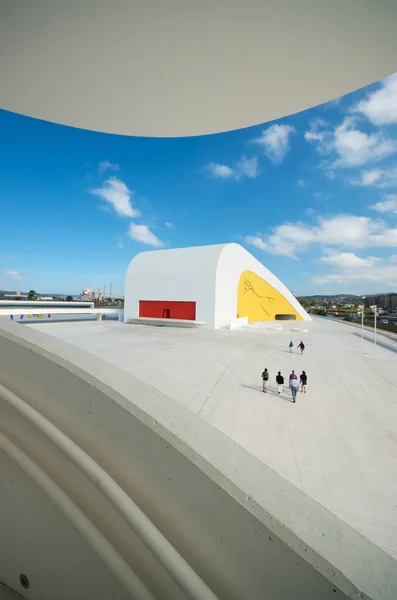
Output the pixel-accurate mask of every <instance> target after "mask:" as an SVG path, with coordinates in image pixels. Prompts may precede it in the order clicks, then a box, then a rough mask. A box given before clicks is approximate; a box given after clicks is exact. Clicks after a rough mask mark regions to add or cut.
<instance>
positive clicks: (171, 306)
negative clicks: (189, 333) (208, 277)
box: [139, 300, 196, 321]
mask: <svg viewBox="0 0 397 600" xmlns="http://www.w3.org/2000/svg"><path fill="white" fill-rule="evenodd" d="M139 316H140V317H151V318H152V319H182V320H185V321H195V320H196V303H195V302H172V301H170V302H169V301H167V300H140V301H139Z"/></svg>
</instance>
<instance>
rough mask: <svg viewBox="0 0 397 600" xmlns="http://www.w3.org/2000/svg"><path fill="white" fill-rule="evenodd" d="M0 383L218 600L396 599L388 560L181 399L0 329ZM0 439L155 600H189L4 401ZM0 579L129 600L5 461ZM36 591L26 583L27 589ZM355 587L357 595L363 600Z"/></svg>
mask: <svg viewBox="0 0 397 600" xmlns="http://www.w3.org/2000/svg"><path fill="white" fill-rule="evenodd" d="M0 383H1V384H2V385H3V386H5V387H6V388H7V389H9V390H11V391H12V392H13V393H14V394H17V395H18V396H19V397H20V398H22V399H23V400H24V402H25V403H27V404H28V405H29V406H30V407H32V408H34V409H35V410H36V411H39V413H40V414H42V415H44V416H45V417H46V419H48V420H49V421H50V422H51V423H53V424H54V425H55V426H56V427H58V428H59V429H60V430H61V431H62V432H63V433H64V434H65V435H66V436H67V437H68V439H70V440H72V441H73V442H74V443H75V444H77V445H78V446H79V448H81V449H82V450H84V451H85V452H86V453H87V454H88V455H89V456H90V457H91V458H92V459H93V460H94V461H95V463H96V464H98V465H100V466H101V467H102V468H103V469H105V470H106V472H107V473H109V474H110V475H111V476H112V478H113V479H114V480H115V481H116V482H118V484H119V485H121V487H122V488H123V489H124V490H125V492H126V493H127V494H128V496H129V497H130V498H132V499H133V500H134V501H135V502H136V503H137V504H138V505H139V506H140V507H141V509H143V510H144V512H145V514H146V515H147V516H148V518H149V519H150V520H151V522H152V523H154V524H155V525H156V527H158V528H159V530H160V531H161V532H162V533H163V535H164V536H165V537H166V538H167V539H168V540H169V541H170V542H171V543H172V544H173V546H174V547H175V548H176V549H177V550H178V551H179V552H180V553H181V554H182V555H183V556H184V557H185V559H186V560H187V561H188V563H189V564H190V565H191V566H192V567H193V568H194V570H195V571H196V572H197V573H198V574H199V575H200V576H201V577H202V578H203V580H204V581H205V582H206V583H207V584H208V585H209V586H210V588H211V589H212V590H213V592H214V593H215V594H216V596H217V597H218V598H219V599H221V600H241V599H242V598H247V599H248V598H249V599H250V600H256V599H258V600H259V599H261V600H262V599H263V597H264V593H266V595H267V596H268V597H269V598H271V599H272V600H278V599H279V600H292V599H293V600H307V599H308V598H319V599H320V598H321V600H330V599H331V598H332V599H333V600H336V599H341V598H352V599H353V598H354V599H356V598H359V597H361V598H364V599H365V598H371V599H374V600H378V599H379V600H380V598H382V599H383V600H395V598H396V597H397V575H396V572H397V571H396V561H394V560H393V559H392V558H391V557H390V556H389V555H388V554H386V553H385V552H383V551H382V550H380V549H379V548H377V547H375V546H374V545H373V544H372V543H370V542H369V541H368V540H366V539H365V538H363V537H362V536H361V535H360V534H358V533H357V532H355V531H354V530H353V529H351V528H350V527H349V526H347V525H346V524H344V523H343V522H341V521H340V520H339V519H338V518H336V517H334V516H333V515H331V514H330V513H328V512H327V511H326V510H324V509H323V508H322V507H321V506H319V505H318V504H316V503H315V502H313V501H312V500H310V499H309V498H308V497H306V496H305V495H304V494H303V493H302V492H300V490H298V489H296V488H294V486H292V485H291V484H289V483H288V482H286V481H284V480H283V479H282V478H281V477H279V476H278V475H277V474H276V473H274V472H273V471H271V470H270V469H268V468H267V467H266V466H265V465H264V464H262V463H260V462H259V461H258V460H256V459H255V458H254V457H252V456H251V455H250V454H249V453H247V452H246V451H244V450H243V449H242V448H240V447H239V446H238V445H237V444H235V443H234V442H232V441H231V440H230V439H228V438H226V437H225V436H223V435H222V434H221V433H219V432H218V431H216V430H214V429H213V428H212V427H211V426H210V425H208V424H207V423H205V422H204V421H202V420H201V419H200V418H199V417H197V416H196V415H194V414H192V413H191V412H189V411H188V410H186V409H184V408H183V407H182V406H181V405H179V404H178V403H177V402H175V401H173V400H172V399H170V398H168V397H166V396H165V395H164V394H161V393H160V392H158V391H156V390H154V389H153V388H150V387H149V386H147V385H145V384H143V383H142V382H140V381H139V380H137V379H135V378H133V377H131V376H129V375H128V374H127V373H124V372H123V371H121V370H119V369H117V368H115V367H113V366H112V365H110V364H108V363H107V362H105V361H104V360H101V359H98V358H96V357H94V356H92V355H90V354H88V353H85V352H83V351H81V350H79V349H78V348H75V347H72V346H70V345H68V344H66V343H64V342H61V341H59V340H56V339H54V338H51V337H50V336H47V335H46V334H44V333H42V332H39V331H36V330H34V329H33V328H26V327H20V326H18V325H17V324H16V323H1V324H0ZM1 409H2V412H1V414H2V418H1V419H0V431H1V432H2V433H4V434H6V435H7V436H9V437H10V438H12V441H13V443H14V444H16V445H18V447H20V448H22V449H23V451H24V452H25V453H26V454H27V455H28V456H29V457H30V459H31V460H32V461H34V462H35V463H36V464H37V465H39V467H40V468H41V469H43V470H44V471H45V472H46V473H47V475H48V476H49V477H50V478H51V480H52V481H55V482H56V483H57V484H58V485H60V486H61V487H62V489H63V490H64V491H65V493H67V495H68V497H69V498H71V499H72V500H73V502H74V503H75V504H76V505H77V506H78V507H79V508H80V509H81V510H82V511H83V512H84V513H85V514H86V515H87V516H88V517H89V518H90V520H91V521H92V523H93V524H94V525H95V527H96V528H97V529H98V531H100V532H101V534H102V535H103V536H104V537H105V538H106V539H107V540H108V541H109V542H110V543H111V544H112V546H113V547H114V548H115V550H116V551H117V552H118V553H119V554H120V555H121V556H122V557H123V558H124V560H125V561H126V562H127V564H128V565H130V566H132V567H133V568H134V569H135V571H136V572H137V574H138V575H139V577H140V578H141V579H142V581H143V582H144V583H145V584H146V585H147V586H148V587H149V588H150V590H151V591H152V593H153V595H154V597H156V598H160V597H162V598H166V599H167V598H168V599H170V600H171V599H173V600H174V599H175V600H179V599H181V600H182V599H183V598H186V596H184V595H183V594H182V593H181V592H179V591H178V589H177V587H176V585H175V584H174V582H173V581H172V580H171V578H170V577H169V575H167V574H166V573H165V572H164V569H163V568H161V567H160V566H159V563H158V562H157V560H155V559H154V558H153V556H152V555H151V553H150V552H148V551H147V550H146V549H145V547H144V546H143V544H142V542H141V541H140V540H139V539H138V538H137V536H136V534H134V532H133V531H131V529H130V528H129V527H128V526H126V523H125V521H124V520H123V519H121V517H120V515H118V514H117V513H115V511H114V510H113V509H112V507H111V506H109V503H108V502H107V500H106V499H105V498H104V497H103V494H102V493H101V491H100V489H99V488H98V486H94V485H92V483H90V482H89V481H87V479H86V478H84V477H83V476H82V473H81V472H79V471H76V469H75V468H73V465H71V464H70V461H69V460H67V459H66V458H65V455H64V454H63V453H62V452H61V451H60V450H59V448H56V447H54V445H53V444H52V443H50V442H49V441H48V440H46V439H45V438H43V436H42V435H38V433H37V430H35V428H33V427H32V425H31V424H30V423H26V422H24V421H23V420H21V419H20V418H19V417H18V415H16V414H15V412H14V411H13V410H12V409H11V408H10V407H9V406H7V405H6V404H5V403H3V402H2V403H1ZM0 461H1V462H0V466H1V471H2V473H4V474H5V477H4V479H3V480H2V494H0V532H1V540H2V551H1V553H0V581H3V582H5V583H6V584H8V585H11V586H12V587H15V588H16V589H18V590H19V591H21V590H20V587H18V578H19V574H20V573H21V572H24V573H26V574H27V575H28V577H29V578H30V580H31V582H32V586H31V588H30V589H29V590H27V597H28V598H32V599H35V600H36V598H37V600H38V599H39V598H40V599H41V600H47V599H53V598H60V597H63V598H73V599H75V600H80V599H83V598H85V599H87V598H96V599H102V598H103V599H105V598H106V599H108V598H110V597H112V593H113V592H114V593H116V594H118V595H117V597H118V598H127V597H130V596H128V595H126V593H125V592H123V590H122V589H121V586H120V584H119V582H118V581H116V580H115V578H114V576H113V575H111V573H109V571H108V569H106V568H104V567H103V566H101V564H100V561H98V558H97V556H96V555H95V553H93V552H92V551H91V549H90V548H89V547H87V544H86V543H85V542H83V541H82V539H81V537H80V536H79V535H77V534H76V533H75V531H74V529H73V527H72V526H70V525H69V524H68V522H67V520H65V518H64V517H62V516H61V514H60V513H59V511H57V510H56V509H55V508H54V506H53V505H52V503H51V502H50V501H48V499H46V498H45V497H44V496H43V494H42V492H41V491H40V490H39V489H37V486H36V485H34V484H32V482H31V481H30V480H29V478H27V477H26V475H24V474H21V471H20V469H19V468H18V467H16V466H15V464H13V463H12V461H11V462H10V460H9V459H8V458H7V457H5V456H4V455H3V454H0ZM33 582H34V585H33ZM358 590H360V591H361V592H362V595H361V596H360V592H359V591H358Z"/></svg>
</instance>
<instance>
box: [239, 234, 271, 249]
mask: <svg viewBox="0 0 397 600" xmlns="http://www.w3.org/2000/svg"><path fill="white" fill-rule="evenodd" d="M244 241H245V243H246V244H248V245H249V246H255V247H256V248H259V249H260V250H266V247H267V244H265V242H264V241H263V239H262V237H261V236H260V235H259V234H258V235H247V236H246V237H245V238H244Z"/></svg>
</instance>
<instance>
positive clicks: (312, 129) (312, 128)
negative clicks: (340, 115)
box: [304, 119, 328, 142]
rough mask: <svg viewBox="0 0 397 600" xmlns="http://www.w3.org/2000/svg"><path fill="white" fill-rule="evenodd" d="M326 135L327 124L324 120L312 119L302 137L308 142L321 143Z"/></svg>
mask: <svg viewBox="0 0 397 600" xmlns="http://www.w3.org/2000/svg"><path fill="white" fill-rule="evenodd" d="M327 135H328V132H327V122H326V121H324V119H312V120H311V122H310V125H309V129H308V130H307V131H305V135H304V137H305V140H307V141H308V142H322V141H323V140H324V139H325V137H326V136H327Z"/></svg>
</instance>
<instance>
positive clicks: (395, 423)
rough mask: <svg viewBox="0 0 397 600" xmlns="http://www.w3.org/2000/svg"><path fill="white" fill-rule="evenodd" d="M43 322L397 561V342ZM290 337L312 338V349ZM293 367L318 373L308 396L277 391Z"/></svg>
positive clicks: (323, 332)
mask: <svg viewBox="0 0 397 600" xmlns="http://www.w3.org/2000/svg"><path fill="white" fill-rule="evenodd" d="M31 326H32V327H36V328H38V329H40V330H41V331H44V332H46V333H48V334H50V335H54V336H56V337H58V338H61V339H63V340H65V341H67V342H70V343H71V344H75V345H77V346H78V347H80V348H82V349H84V350H87V351H89V352H91V353H93V354H96V355H98V356H101V357H102V358H105V359H107V360H108V361H109V362H111V363H113V364H115V365H117V366H119V367H120V368H121V369H123V370H125V371H128V372H129V373H131V374H133V375H134V376H136V377H138V378H140V379H142V380H144V381H146V382H147V383H149V384H150V385H152V386H153V387H156V388H158V389H159V390H161V391H163V392H164V393H166V394H168V395H169V396H171V397H173V398H175V399H176V400H178V401H179V402H181V403H182V404H183V405H184V406H186V407H187V408H189V409H190V410H192V411H193V412H195V413H196V414H198V415H199V416H200V417H201V418H203V419H205V420H207V421H208V422H210V423H211V424H212V425H213V426H214V427H216V428H217V429H219V430H220V431H222V432H223V433H225V434H226V435H228V436H229V437H231V438H233V439H234V440H235V441H236V442H238V443H239V444H240V445H241V446H243V447H244V448H245V449H247V450H248V451H250V452H251V453H252V454H254V455H255V456H256V457H258V458H259V459H260V460H262V461H263V462H265V463H266V464H267V465H269V466H270V467H271V468H273V469H274V470H276V471H277V472H278V473H280V474H281V475H282V476H283V477H285V478H286V479H288V480H289V481H291V482H292V483H294V484H295V485H296V486H298V487H300V488H301V489H303V490H304V491H305V492H306V493H307V494H308V495H310V496H312V497H313V498H314V499H316V500H317V501H318V502H320V503H321V504H323V505H324V506H325V507H327V508H328V509H329V510H331V511H333V512H334V513H335V514H337V515H338V516H339V517H341V518H342V519H344V520H345V521H347V522H348V523H350V524H351V525H353V526H354V527H355V528H356V529H358V530H359V531H361V532H362V533H363V534H364V535H366V536H367V537H368V538H370V539H371V540H372V541H374V542H375V543H376V544H378V545H379V546H381V547H383V548H384V549H385V550H386V551H388V552H389V553H390V554H392V555H393V556H395V557H396V558H397V344H393V342H390V340H389V341H388V340H387V338H382V336H381V334H380V335H379V342H380V345H378V348H377V354H376V356H374V354H373V344H372V342H371V341H369V340H365V342H364V348H363V352H361V334H360V332H359V331H357V329H356V328H353V327H350V326H349V325H346V324H344V323H335V322H330V321H326V320H319V319H317V320H315V321H313V322H312V323H309V324H306V323H305V324H302V325H301V327H302V329H303V328H308V329H309V332H308V333H300V332H295V331H291V330H290V329H291V328H290V327H289V326H288V325H287V324H284V330H281V331H279V330H269V329H262V328H260V327H258V328H255V327H249V328H247V329H245V330H239V331H234V332H230V331H209V330H205V329H177V328H159V327H148V326H143V325H125V324H123V323H117V322H112V321H108V322H106V321H105V322H102V323H97V322H85V323H84V322H73V323H70V322H69V323H40V324H37V325H31ZM366 335H369V334H366ZM290 339H292V340H293V341H294V343H295V345H297V344H298V343H299V341H300V339H303V341H304V342H305V344H306V350H305V353H304V355H303V356H301V355H300V353H299V352H297V351H295V352H294V353H293V354H290V353H289V350H288V342H289V341H290ZM264 367H267V368H268V369H269V372H270V377H271V379H270V382H269V383H270V386H269V388H270V389H269V392H268V393H267V394H263V393H262V392H261V388H262V382H261V372H262V370H263V368H264ZM291 369H295V371H296V372H297V373H298V374H299V373H300V372H301V370H302V369H305V371H306V372H307V374H308V391H307V394H306V395H304V394H302V393H299V394H298V398H297V403H296V404H292V402H291V394H290V392H289V390H288V387H287V386H286V388H285V390H284V392H283V394H282V395H281V396H278V395H277V393H276V384H275V376H276V374H277V371H278V370H281V371H282V372H283V374H284V376H286V379H288V375H289V373H290V372H291Z"/></svg>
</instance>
